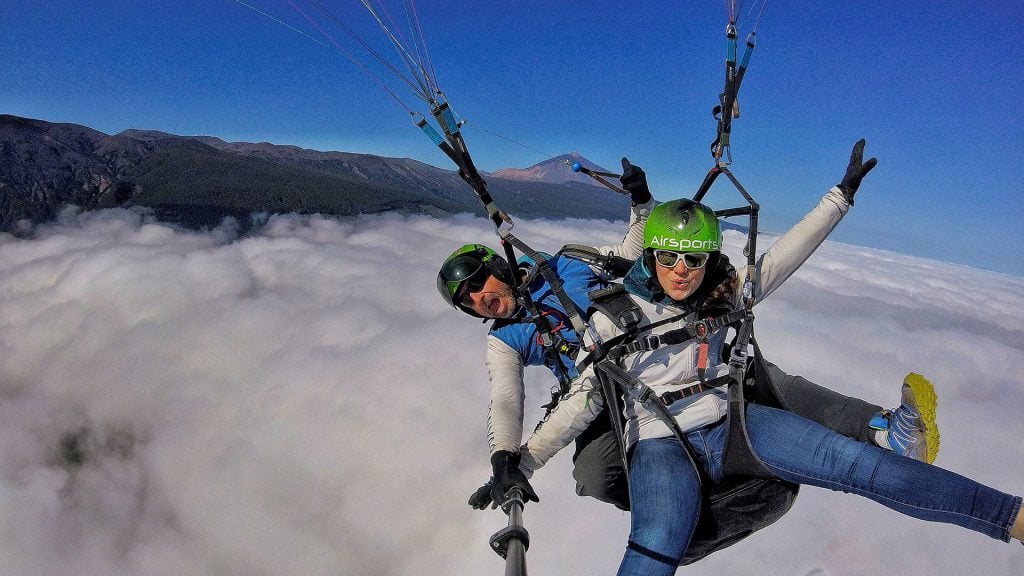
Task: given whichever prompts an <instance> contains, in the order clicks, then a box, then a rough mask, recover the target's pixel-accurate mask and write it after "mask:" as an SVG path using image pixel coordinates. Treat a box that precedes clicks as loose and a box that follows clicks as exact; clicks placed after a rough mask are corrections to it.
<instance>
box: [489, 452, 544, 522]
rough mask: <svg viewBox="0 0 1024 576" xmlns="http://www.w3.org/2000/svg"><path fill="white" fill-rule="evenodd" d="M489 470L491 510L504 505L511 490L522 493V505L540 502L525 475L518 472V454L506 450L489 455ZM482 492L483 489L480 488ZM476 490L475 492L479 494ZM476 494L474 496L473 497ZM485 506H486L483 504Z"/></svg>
mask: <svg viewBox="0 0 1024 576" xmlns="http://www.w3.org/2000/svg"><path fill="white" fill-rule="evenodd" d="M491 470H493V472H494V475H493V476H491V490H490V497H491V508H497V507H498V506H500V505H501V504H504V503H505V495H506V494H508V491H509V490H511V489H512V488H519V489H520V490H521V491H522V492H523V503H524V504H525V503H526V502H529V501H531V500H532V501H534V502H540V498H538V497H537V493H536V492H534V491H533V486H530V481H529V480H527V479H526V475H525V474H523V473H522V471H520V470H519V453H518V452H516V453H513V452H509V451H507V450H498V451H497V452H495V453H494V454H492V455H491ZM480 490H483V487H481V488H480ZM480 490H477V492H480ZM475 495H476V494H474V496H475ZM484 506H486V504H484Z"/></svg>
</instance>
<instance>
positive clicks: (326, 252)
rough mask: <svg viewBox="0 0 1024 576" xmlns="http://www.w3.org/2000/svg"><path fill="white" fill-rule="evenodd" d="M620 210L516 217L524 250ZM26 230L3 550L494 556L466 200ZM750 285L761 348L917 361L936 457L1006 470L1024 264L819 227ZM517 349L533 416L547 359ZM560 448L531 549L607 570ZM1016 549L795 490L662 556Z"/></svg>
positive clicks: (620, 528) (793, 354)
mask: <svg viewBox="0 0 1024 576" xmlns="http://www.w3.org/2000/svg"><path fill="white" fill-rule="evenodd" d="M621 229H622V224H621V223H619V224H613V223H607V222H585V221H570V222H546V221H531V222H520V223H519V224H518V225H517V228H516V232H517V233H518V234H519V235H520V236H521V237H522V238H524V239H526V240H528V241H529V242H530V243H531V244H532V245H533V246H534V247H535V248H537V249H541V250H548V251H554V250H556V249H557V248H558V247H559V246H560V245H561V244H562V243H563V242H568V241H572V242H583V243H591V244H600V243H608V242H612V241H614V240H615V239H616V238H617V237H618V236H619V235H620V234H621ZM38 232H39V233H38V236H37V238H36V239H33V240H18V239H14V238H12V237H9V236H3V237H0V566H3V567H4V569H3V572H4V574H10V575H14V576H22V575H24V576H35V575H44V574H45V575H65V574H66V575H71V574H74V575H76V576H77V575H82V574H86V575H88V574H96V575H100V574H102V575H133V576H134V575H146V576H148V575H164V574H174V575H176V576H177V575H184V576H189V575H207V574H217V575H227V576H231V575H247V576H248V575H262V574H267V575H283V574H288V575H328V574H331V575H336V574H423V573H428V574H481V573H498V572H500V571H501V570H502V565H501V562H500V560H499V559H498V558H497V556H495V555H494V554H493V553H492V552H490V551H489V550H488V548H487V538H488V537H489V536H490V534H491V533H493V532H494V531H496V530H497V529H499V528H500V527H501V526H502V525H503V524H504V517H503V516H502V515H500V514H499V513H497V512H492V511H488V512H477V511H474V510H471V509H470V508H469V507H468V506H466V505H465V500H466V498H467V497H468V495H469V493H470V492H471V491H472V490H473V489H474V488H475V487H476V486H477V485H479V483H480V482H481V481H483V480H484V479H485V478H486V476H487V475H488V473H489V471H488V466H487V461H486V442H485V434H484V423H485V417H486V403H487V401H486V395H487V385H486V373H485V371H484V368H483V365H482V356H483V334H484V332H485V329H486V328H485V327H484V326H483V325H481V324H479V323H477V322H475V321H473V320H471V319H469V318H468V317H465V316H463V315H460V314H457V313H455V312H453V311H451V310H450V309H447V308H446V307H445V306H444V305H443V303H442V302H441V300H440V298H438V297H437V295H436V294H435V291H434V276H435V274H436V270H437V266H438V265H439V263H440V261H441V260H442V259H443V258H444V256H446V255H447V254H448V253H449V252H450V251H451V250H452V249H454V248H455V247H456V246H457V245H459V244H461V243H464V242H473V241H484V242H487V243H489V244H492V245H494V244H496V242H494V240H495V237H494V235H493V232H492V231H491V229H490V225H489V224H488V223H487V222H486V221H485V220H484V219H483V218H479V217H469V216H466V217H460V218H456V219H454V220H449V221H440V220H435V219H431V218H426V217H415V216H413V217H404V216H398V215H394V214H388V215H380V216H371V217H363V218H360V219H358V220H348V221H344V222H339V221H335V220H331V219H326V218H320V217H297V216H282V217H275V218H272V219H271V220H270V222H269V223H268V224H267V225H266V227H265V228H264V229H263V230H262V231H261V232H260V233H259V234H258V235H255V236H250V237H244V238H238V237H237V234H236V227H235V226H233V225H232V224H231V223H226V224H225V225H223V226H221V227H219V228H217V229H215V230H213V231H210V232H207V233H196V232H188V231H182V230H178V229H175V228H172V227H169V226H166V225H162V224H159V223H154V222H150V221H149V220H147V219H146V218H143V217H140V216H139V215H137V214H134V213H131V212H125V211H105V212H96V213H91V214H85V215H74V214H67V215H65V217H64V218H63V219H62V220H61V221H60V222H58V223H56V224H54V225H49V226H45V227H42V228H40V230H39V231H38ZM737 239H738V236H730V237H729V240H730V241H732V242H733V243H734V244H736V243H737V242H736V240H737ZM767 241H768V239H767V238H766V239H764V240H762V243H763V244H765V245H766V243H767ZM759 309H760V312H759V313H758V323H759V333H760V334H761V340H762V343H763V345H764V347H765V349H766V353H767V354H769V358H770V359H772V360H773V361H775V362H776V363H778V364H779V365H780V366H782V367H783V368H786V369H787V370H789V371H791V372H796V373H801V374H804V375H805V376H808V377H810V378H812V379H814V380H816V381H818V382H820V383H822V384H826V385H829V386H830V387H833V388H835V389H837V390H841V391H844V392H847V393H850V394H854V395H858V396H861V397H863V398H866V399H868V400H871V401H875V402H878V403H881V404H886V405H892V404H895V403H896V402H897V400H898V384H899V382H900V381H901V379H902V377H903V375H904V374H905V373H906V372H907V371H910V370H916V371H920V372H923V373H925V374H926V375H928V376H930V377H932V379H933V381H934V382H935V383H936V385H937V387H938V388H939V395H940V401H941V405H940V408H941V411H940V422H941V424H942V428H943V438H944V443H943V450H942V453H941V454H940V456H939V461H938V463H939V464H940V465H942V466H944V467H947V468H951V469H953V470H956V471H960V472H964V473H967V474H968V475H971V476H973V477H976V478H978V479H980V480H982V481H985V482H987V483H990V484H992V485H994V486H996V487H998V488H1001V489H1004V490H1008V491H1011V492H1013V491H1017V492H1020V491H1021V490H1022V484H1024V483H1022V482H1021V478H1022V472H1024V447H1022V446H1021V443H1020V440H1019V439H1020V438H1022V437H1024V424H1022V422H1021V419H1020V418H1019V409H1020V406H1024V389H1022V388H1021V387H1020V385H1019V375H1018V372H1019V367H1020V366H1022V365H1024V329H1022V328H1021V326H1024V322H1022V320H1024V318H1022V315H1024V312H1022V310H1024V281H1022V280H1021V279H1019V278H1014V277H1009V276H1003V275H999V274H993V273H988V272H982V271H978V270H973V269H968V268H964V267H960V266H954V265H947V264H943V263H938V262H932V261H926V260H920V259H915V258H910V257H906V256H901V255H898V254H892V253H886V252H880V251H874V250H866V249H861V248H857V247H852V246H844V245H839V244H826V245H825V246H824V247H823V248H822V249H821V250H820V252H819V253H818V254H817V255H816V256H815V257H813V258H812V259H811V260H810V261H809V262H808V263H807V264H806V265H805V266H804V267H803V268H802V269H801V270H800V272H798V273H797V275H796V276H794V278H792V279H791V280H790V282H789V283H787V285H785V286H784V287H783V288H782V289H780V290H779V291H778V292H777V293H776V294H775V295H773V296H772V297H771V298H770V299H769V300H767V301H766V302H764V304H763V305H762V306H760V307H759ZM528 372H529V379H528V380H529V387H530V390H529V393H530V397H529V398H528V404H529V405H530V407H531V410H533V415H534V416H537V415H539V405H540V404H542V403H544V402H545V401H546V400H547V399H546V395H547V390H548V388H549V386H550V384H551V383H550V381H549V375H547V374H546V373H545V372H544V371H542V370H541V369H533V370H530V371H528ZM568 461H569V457H568V456H567V455H560V456H559V457H558V458H556V459H555V461H554V462H553V463H552V464H551V466H550V469H545V470H542V471H540V472H539V473H538V474H537V476H536V477H535V487H536V488H537V490H538V492H539V493H540V495H541V498H542V502H541V504H540V505H531V506H530V507H528V509H527V511H526V514H525V519H526V523H527V527H528V529H529V530H530V533H531V536H532V545H531V548H530V551H529V553H528V563H529V564H530V568H531V572H535V573H538V574H547V573H551V574H554V573H575V574H598V573H611V572H613V571H614V569H615V566H617V564H618V560H619V558H620V556H621V551H622V549H623V546H624V543H625V535H626V532H627V531H628V523H629V519H628V515H625V514H622V513H620V512H618V511H617V510H615V509H614V508H611V507H610V506H607V505H602V504H599V503H597V502H596V501H592V500H584V499H580V498H577V497H575V496H574V495H573V494H572V481H571V477H570V474H569V468H570V465H569V462H568ZM76 462H77V463H76ZM894 535H896V536H898V538H899V542H900V545H899V546H893V545H892V544H891V541H892V539H893V538H894ZM979 559H984V560H983V562H985V563H987V565H986V566H979V564H978V562H979V561H980V560H979ZM1022 561H1024V547H1021V546H1019V545H1014V546H1012V547H1010V546H1006V545H1003V544H1000V543H998V542H995V541H991V540H988V539H987V538H984V537H982V536H979V535H975V534H972V533H969V532H965V531H963V530H961V529H957V528H953V527H948V526H941V525H935V524H923V523H921V522H917V521H914V520H909V519H905V518H903V517H901V516H899V515H898V514H896V513H894V512H890V511H888V510H886V509H883V508H881V507H879V506H878V505H876V504H874V503H871V502H868V501H866V500H864V499H860V498H856V497H853V496H846V495H840V494H832V493H825V492H824V491H821V490H814V489H805V490H804V492H803V494H802V496H801V498H800V500H799V503H798V504H797V506H796V507H795V509H794V510H793V511H792V512H791V513H790V514H789V515H788V516H787V517H786V518H785V519H783V520H782V521H781V522H780V523H779V524H777V525H776V526H774V527H772V528H770V529H768V530H765V531H763V532H761V533H759V534H757V535H756V536H754V537H752V538H750V539H749V540H748V541H746V542H743V543H741V544H739V545H737V546H735V547H733V548H731V549H729V550H727V551H724V552H721V553H718V554H716V555H713V556H712V557H710V558H708V559H707V560H705V561H703V562H701V563H699V564H697V565H695V566H692V567H689V568H687V569H686V570H684V572H685V573H688V574H718V573H723V572H725V573H747V572H750V573H753V572H754V571H757V572H758V573H778V574H796V575H808V574H829V575H830V576H844V575H853V574H864V573H872V572H879V571H882V570H888V568H889V567H891V565H892V564H893V563H898V564H901V565H903V567H902V568H901V570H900V572H901V573H904V574H930V573H947V574H960V573H963V574H966V573H977V571H978V569H982V571H984V572H985V573H987V574H995V575H999V574H1015V573H1016V572H1017V569H1014V568H1012V567H1014V566H1016V567H1019V566H1020V565H1021V563H1022Z"/></svg>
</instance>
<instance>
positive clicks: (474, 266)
mask: <svg viewBox="0 0 1024 576" xmlns="http://www.w3.org/2000/svg"><path fill="white" fill-rule="evenodd" d="M490 276H496V277H497V278H498V280H501V281H502V282H504V283H505V284H508V285H509V286H512V285H513V282H512V281H511V271H510V270H509V267H508V263H506V262H505V259H504V258H502V257H501V256H499V255H498V253H497V252H495V251H494V250H491V249H490V248H488V247H487V246H484V245H483V244H466V245H464V246H461V247H460V248H459V249H458V250H456V251H455V252H452V253H451V255H450V256H448V258H445V261H444V264H442V265H441V271H440V272H438V273H437V291H438V293H440V294H441V298H444V301H445V302H447V303H448V304H449V305H450V306H453V307H455V308H458V309H460V310H462V311H463V312H466V313H467V314H470V315H472V316H479V314H477V313H476V312H473V310H472V309H470V308H469V307H467V306H465V305H464V304H463V303H462V299H463V297H464V296H465V295H466V294H468V293H470V292H476V291H477V290H480V288H482V287H483V285H484V282H486V281H487V278H489V277H490Z"/></svg>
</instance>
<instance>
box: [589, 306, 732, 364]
mask: <svg viewBox="0 0 1024 576" xmlns="http://www.w3.org/2000/svg"><path fill="white" fill-rule="evenodd" d="M745 315H746V312H745V311H743V310H737V311H734V312H729V313H728V314H723V315H721V316H718V317H716V318H705V319H703V320H697V321H696V322H690V323H688V324H687V325H686V326H683V327H681V328H676V329H675V330H669V331H668V332H665V333H662V334H648V335H647V336H643V337H641V338H637V339H636V340H634V341H632V342H628V343H626V344H620V345H618V346H615V347H614V348H612V349H611V350H608V354H607V356H606V357H607V358H608V359H611V360H619V359H620V358H624V357H626V356H629V355H630V354H636V353H638V352H653V351H655V350H657V349H658V348H661V347H662V346H668V345H672V344H682V343H684V342H689V341H690V340H697V341H706V340H707V338H708V336H710V335H711V334H712V333H714V332H715V331H716V330H719V329H720V328H723V327H725V326H728V325H730V324H733V323H735V322H739V321H740V320H743V318H744V316H745ZM653 327H654V325H653V324H652V325H650V326H643V327H641V328H640V329H641V330H646V329H649V328H653Z"/></svg>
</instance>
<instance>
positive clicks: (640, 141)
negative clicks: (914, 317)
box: [0, 0, 1024, 276]
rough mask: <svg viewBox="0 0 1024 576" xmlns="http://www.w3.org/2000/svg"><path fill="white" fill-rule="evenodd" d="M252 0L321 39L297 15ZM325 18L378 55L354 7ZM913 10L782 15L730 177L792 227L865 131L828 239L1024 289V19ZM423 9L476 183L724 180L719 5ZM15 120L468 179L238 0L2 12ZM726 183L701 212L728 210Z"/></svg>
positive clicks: (425, 4)
mask: <svg viewBox="0 0 1024 576" xmlns="http://www.w3.org/2000/svg"><path fill="white" fill-rule="evenodd" d="M247 1H248V2H249V3H250V4H253V5H255V6H258V7H260V8H261V9H263V10H265V11H267V12H269V13H272V14H274V15H276V16H278V17H279V18H281V19H283V20H286V21H288V22H290V23H291V24H293V25H295V26H296V27H301V28H303V29H304V30H307V31H309V32H310V33H311V34H316V31H315V30H314V29H312V28H311V27H310V26H309V25H308V24H305V23H304V21H303V20H302V19H301V17H300V16H298V15H297V14H296V13H295V11H294V10H292V8H291V7H290V6H289V4H288V2H287V1H284V0H247ZM295 1H296V2H297V3H299V4H301V5H303V6H308V5H309V2H308V0H303V1H302V2H299V0H295ZM325 4H327V5H328V6H330V7H331V9H332V10H333V11H334V12H335V14H336V15H337V16H338V17H339V18H341V19H343V20H344V21H345V22H346V23H347V24H348V25H349V26H351V27H352V28H353V29H355V30H356V31H357V32H359V33H361V34H362V35H363V36H364V37H365V38H366V39H367V40H368V41H372V42H374V43H378V42H380V41H382V40H383V36H382V34H381V33H380V31H379V30H378V29H376V28H375V27H374V25H373V24H372V23H371V22H370V21H369V20H368V19H367V17H366V15H365V14H364V13H363V12H362V10H363V9H362V7H361V5H360V4H359V3H358V2H355V1H347V2H340V1H327V0H325ZM748 4H749V3H748ZM906 4H909V3H892V2H885V1H866V2H857V3H840V2H825V1H820V2H804V3H799V5H797V4H796V3H784V2H769V3H768V5H767V8H766V10H765V13H764V17H763V19H762V20H761V24H760V27H759V30H758V46H757V49H756V50H755V53H754V56H753V60H752V63H751V67H750V69H749V71H748V74H747V77H746V79H745V81H744V85H743V90H742V92H741V94H740V105H741V111H742V116H741V117H740V118H739V119H737V120H735V122H734V125H733V157H734V163H733V165H732V170H733V172H734V173H735V174H736V175H737V176H738V177H739V178H740V180H741V181H742V182H743V183H744V185H745V186H746V187H747V189H748V190H749V191H750V192H751V194H753V195H754V196H755V198H757V200H758V201H759V202H760V203H761V204H762V226H763V227H764V228H765V229H768V230H777V231H781V230H784V229H785V228H786V227H787V226H789V225H791V224H792V223H794V222H795V221H796V220H797V219H798V218H799V217H800V216H801V215H802V214H803V213H804V212H805V211H806V210H807V209H808V208H809V207H810V206H812V205H813V203H814V202H815V201H816V199H817V198H818V197H819V196H820V195H821V193H822V192H823V191H824V189H825V188H827V187H828V186H829V185H831V184H834V183H836V182H837V181H838V180H839V179H840V178H841V177H842V174H843V172H844V170H845V167H846V163H847V159H848V155H849V149H850V147H851V146H852V144H853V142H854V141H856V140H857V139H858V138H861V137H863V138H866V139H867V141H868V147H867V152H868V153H869V154H871V155H875V156H877V157H878V159H879V165H878V168H876V170H875V171H874V172H872V174H871V175H870V176H869V177H868V179H867V180H866V181H865V184H864V186H863V187H862V190H861V193H860V195H858V202H857V205H856V207H855V208H854V209H853V211H852V212H851V214H850V216H849V217H848V218H847V220H846V221H844V223H843V224H842V226H841V227H840V228H839V230H837V231H836V233H835V234H834V235H833V239H835V240H839V241H844V242H849V243H854V244H861V245H867V246H871V247H877V248H883V249H889V250H894V251H897V252H904V253H909V254H914V255H921V256H926V257H931V258H937V259H940V260H945V261H950V262H956V263H962V264H968V265H971V266H975V267H980V268H986V269H990V270H996V271H1001V272H1005V273H1010V274H1014V275H1018V276H1021V275H1024V256H1022V254H1024V231H1022V230H1024V227H1022V226H1021V224H1020V221H1021V219H1022V218H1024V195H1022V182H1024V167H1022V164H1024V162H1022V161H1024V144H1022V142H1024V127H1022V121H1021V115H1020V112H1019V110H1020V109H1021V108H1022V105H1024V92H1022V91H1021V90H1020V89H1019V87H1017V86H1018V85H1019V78H1020V77H1021V76H1022V73H1024V48H1022V46H1024V7H1022V6H1021V5H1020V4H1019V3H1018V2H996V1H992V0H983V1H981V2H973V3H970V5H968V4H967V3H963V2H956V1H938V2H927V3H919V4H917V5H911V6H908V5H906ZM417 7H418V10H419V14H420V17H421V20H422V23H423V27H424V31H425V34H426V37H427V42H428V45H429V49H430V54H431V57H432V61H433V64H434V66H435V68H436V71H437V76H438V80H439V82H440V85H441V86H442V88H444V89H445V91H446V93H447V94H448V97H449V99H450V101H451V103H452V105H453V107H454V108H455V109H456V111H457V112H458V113H459V114H460V115H461V116H462V117H464V118H466V119H467V120H468V122H469V123H468V125H467V127H466V129H465V135H466V138H467V142H468V144H469V146H470V150H471V151H472V152H473V155H474V158H475V159H476V163H477V165H478V166H479V167H480V168H481V169H483V170H496V169H499V168H503V167H510V166H514V167H526V166H529V165H531V164H534V163H536V162H539V161H541V160H544V159H545V158H546V157H548V156H553V155H557V154H561V153H565V152H569V151H577V152H580V153H581V154H583V155H585V156H587V157H588V158H590V159H591V160H593V161H595V162H597V163H599V164H602V165H604V166H606V167H608V168H613V169H614V168H615V167H616V165H617V163H618V158H619V157H620V156H622V155H627V156H629V157H630V158H631V159H632V160H633V161H634V162H635V163H636V164H638V165H640V166H643V167H644V168H645V169H646V170H647V172H648V174H649V179H650V181H651V184H652V189H653V190H654V193H655V196H656V197H657V198H659V199H662V200H667V199H670V198H674V197H679V196H690V195H692V194H693V192H694V190H695V189H696V187H697V185H698V184H699V182H700V180H701V179H702V177H703V175H704V173H705V172H706V171H707V169H708V168H709V167H710V166H711V158H710V155H709V154H708V151H707V148H708V145H709V143H710V142H711V140H712V139H713V137H714V132H715V124H714V121H713V119H712V117H711V114H710V110H711V107H712V106H713V105H714V104H715V103H716V101H717V97H718V93H719V92H720V91H721V88H722V80H723V59H724V56H725V41H724V29H725V8H724V4H723V2H720V1H711V0H708V1H703V2H663V1H657V2H579V1H570V0H567V1H564V2H558V3H554V2H541V1H518V2H506V3H489V2H466V1H462V2H457V1H443V0H438V1H425V0H424V1H421V2H419V3H418V4H417ZM751 20H752V18H748V21H747V24H746V26H744V24H743V23H742V22H741V30H740V34H741V40H742V38H744V37H745V35H746V32H748V31H749V30H750V26H751V22H750V21H751ZM336 34H337V38H338V40H339V41H342V42H344V43H345V45H346V46H351V45H352V44H351V41H350V40H349V39H348V38H347V37H346V36H344V34H343V33H342V32H340V31H338V32H337V33H336ZM381 46H382V48H381V50H384V49H385V48H386V47H384V46H383V44H381ZM353 49H354V47H353ZM358 54H359V55H360V57H361V59H362V60H363V61H364V62H365V63H367V64H368V65H372V64H373V60H372V59H371V58H369V57H367V56H365V54H364V53H358ZM387 54H389V55H390V54H391V52H387ZM393 87H394V88H395V89H396V90H401V86H399V85H393ZM400 94H401V96H402V97H403V100H405V102H406V103H408V104H410V105H412V104H417V101H416V100H415V98H413V97H412V96H411V95H409V96H406V94H407V93H406V92H401V93H400ZM420 109H421V110H422V107H420ZM0 113H8V114H15V115H21V116H28V117H33V118H40V119H43V120H49V121H55V122H73V123H77V124H84V125H87V126H90V127H93V128H96V129H98V130H101V131H103V132H107V133H116V132H118V131H121V130H124V129H127V128H144V129H156V130H164V131H167V132H172V133H177V134H209V135H215V136H219V137H222V138H224V139H227V140H244V141H270V142H274V143H277V144H295V145H299V146H304V147H309V148H315V149H321V150H346V151H353V152H365V153H372V154H381V155H387V156H400V157H411V158H416V159H419V160H422V161H424V162H428V163H430V164H433V165H436V166H440V167H443V168H450V167H451V166H450V162H449V161H448V159H447V158H446V157H445V156H443V155H442V154H441V153H440V151H438V150H437V149H436V147H434V146H433V144H431V142H430V141H429V140H427V139H426V138H425V137H424V136H423V135H422V133H420V132H419V131H418V130H417V129H415V128H414V127H413V126H412V125H411V123H410V122H409V120H408V117H407V115H406V113H405V111H404V110H403V109H402V108H401V107H400V106H399V105H398V104H397V103H396V102H395V101H394V100H392V99H391V98H390V97H389V96H387V95H386V93H385V92H384V91H383V90H382V89H381V88H379V87H378V86H377V85H376V84H374V83H373V82H372V81H370V80H369V79H368V77H367V76H366V75H365V74H364V73H363V72H361V71H360V70H359V69H358V68H357V67H356V66H355V65H354V64H352V63H351V62H349V61H348V60H346V59H345V58H343V57H342V56H340V55H339V54H338V53H337V52H335V51H334V50H332V49H329V48H327V47H325V46H324V45H322V44H318V43H316V42H314V41H312V40H310V39H309V38H307V37H305V36H302V35H300V34H298V33H296V32H294V31H292V30H289V29H288V28H285V27H284V26H282V25H280V24H277V23H275V22H272V21H270V20H269V19H267V18H265V17H263V16H261V15H259V14H256V13H255V12H253V11H252V10H250V9H248V8H246V7H244V6H242V5H240V4H239V3H237V2H235V1H234V0H204V1H192V0H183V1H178V2H169V1H162V2H156V1H146V0H143V1H137V2H124V1H113V0H109V1H108V0H87V1H82V2H75V3H71V2H46V3H43V2H31V3H26V2H14V1H11V0H0ZM507 139H512V140H514V141H515V142H518V143H521V144H523V145H525V146H527V147H528V148H527V147H524V146H520V145H517V144H513V143H510V142H509V141H508V140H507ZM720 186H721V187H720V188H716V189H714V190H713V191H712V193H711V194H710V195H709V196H708V197H707V202H708V203H710V204H713V205H721V206H724V205H727V204H728V205H732V204H734V203H735V202H736V200H737V199H738V197H736V196H735V194H734V192H733V191H732V190H731V189H730V188H729V187H727V186H725V183H724V182H723V183H722V184H721V185H720ZM468 193H469V190H468V189H467V194H468Z"/></svg>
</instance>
